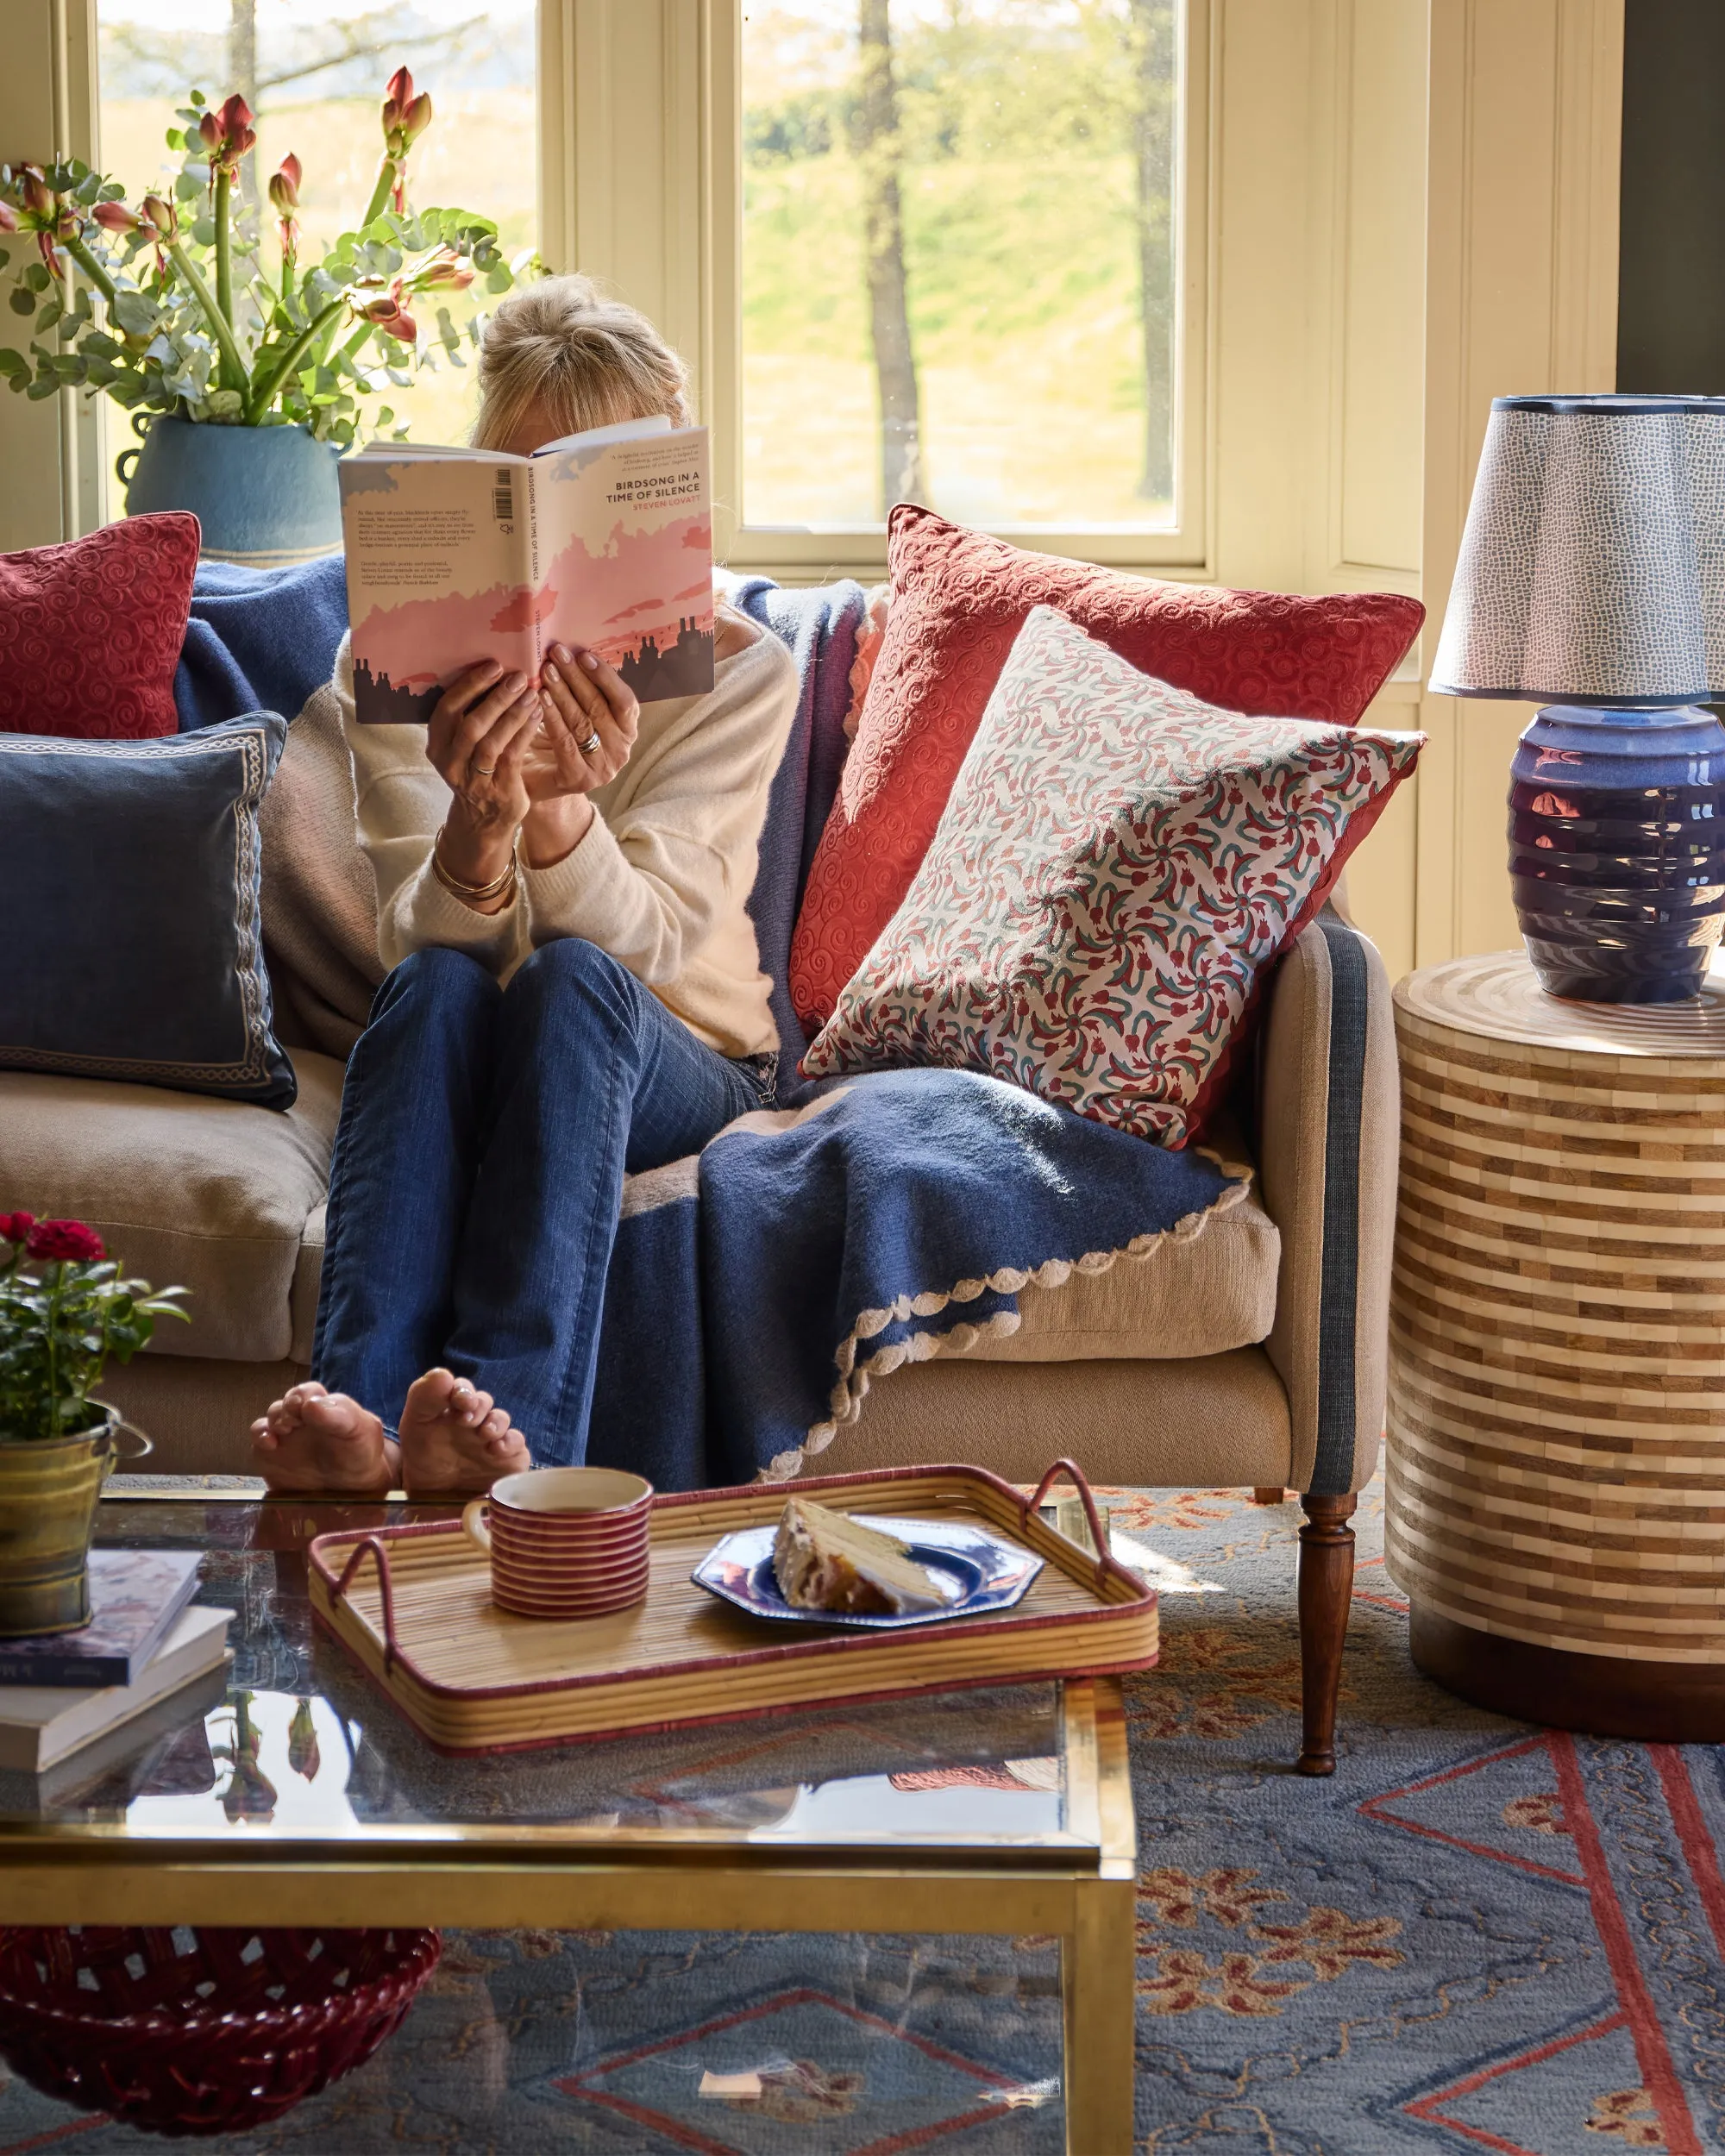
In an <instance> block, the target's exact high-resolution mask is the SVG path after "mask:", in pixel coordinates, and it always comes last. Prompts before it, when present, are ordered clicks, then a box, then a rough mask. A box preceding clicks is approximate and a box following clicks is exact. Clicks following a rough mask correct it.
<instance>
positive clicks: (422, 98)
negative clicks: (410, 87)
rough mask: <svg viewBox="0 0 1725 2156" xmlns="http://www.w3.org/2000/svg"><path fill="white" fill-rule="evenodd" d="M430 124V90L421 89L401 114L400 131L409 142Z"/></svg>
mask: <svg viewBox="0 0 1725 2156" xmlns="http://www.w3.org/2000/svg"><path fill="white" fill-rule="evenodd" d="M430 124H431V92H430V91H429V90H422V91H420V93H419V95H418V96H417V97H415V98H414V99H413V100H412V102H411V103H410V104H409V105H408V107H407V110H405V112H404V113H403V114H402V116H401V132H402V135H404V137H405V139H406V140H407V141H410V142H416V141H418V139H419V137H420V136H421V135H423V134H424V132H425V130H426V128H429V127H430Z"/></svg>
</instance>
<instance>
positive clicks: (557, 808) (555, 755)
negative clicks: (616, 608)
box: [523, 644, 641, 868]
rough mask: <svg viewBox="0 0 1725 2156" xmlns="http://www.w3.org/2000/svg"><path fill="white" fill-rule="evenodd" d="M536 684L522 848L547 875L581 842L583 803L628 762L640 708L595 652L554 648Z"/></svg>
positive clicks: (585, 817) (589, 816) (587, 809)
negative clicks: (536, 721) (536, 723)
mask: <svg viewBox="0 0 1725 2156" xmlns="http://www.w3.org/2000/svg"><path fill="white" fill-rule="evenodd" d="M540 679H541V682H542V684H543V686H542V689H541V705H540V710H541V717H542V720H543V724H541V726H540V728H539V730H538V732H537V734H536V735H535V736H533V738H532V740H531V743H530V746H529V747H528V749H527V750H526V752H525V763H524V779H525V784H526V787H527V792H528V794H529V797H530V799H531V801H532V803H533V806H532V809H531V811H530V813H529V815H528V817H527V819H526V824H525V827H524V831H523V848H524V854H525V857H526V860H527V863H528V866H529V867H530V868H549V867H551V866H552V865H553V863H555V862H559V861H561V860H563V859H564V858H565V857H566V856H568V855H569V854H572V853H573V852H574V849H575V848H576V847H577V846H579V845H580V843H581V841H582V839H583V838H585V837H586V833H587V826H588V825H589V824H591V823H592V821H593V806H592V804H591V802H590V801H589V800H588V799H587V798H586V797H587V796H588V795H589V794H591V793H595V792H597V790H598V789H599V787H602V786H607V785H609V784H610V782H611V780H613V779H614V778H615V777H616V776H617V774H618V772H619V771H621V770H622V768H623V767H624V764H626V763H627V762H628V761H629V757H630V751H631V750H632V749H633V748H634V746H635V736H636V730H637V727H638V725H639V724H640V718H641V706H640V704H639V703H638V702H637V699H636V696H635V693H634V691H633V690H632V689H630V688H628V687H627V686H625V685H624V682H623V680H621V679H620V677H619V676H618V674H617V673H616V672H615V670H614V669H613V668H612V667H609V666H607V665H606V664H605V661H604V660H603V659H601V658H600V657H599V655H598V654H597V653H596V652H592V651H581V652H574V651H571V650H570V649H569V648H568V645H567V644H553V645H552V647H551V649H550V650H549V652H548V653H547V655H546V658H545V665H544V668H543V673H542V674H541V677H540Z"/></svg>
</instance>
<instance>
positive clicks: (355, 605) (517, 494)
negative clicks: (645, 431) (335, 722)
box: [340, 427, 713, 724]
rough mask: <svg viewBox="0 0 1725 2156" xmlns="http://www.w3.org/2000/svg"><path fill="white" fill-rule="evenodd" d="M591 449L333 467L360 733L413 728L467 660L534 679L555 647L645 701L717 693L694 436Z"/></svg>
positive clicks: (370, 459)
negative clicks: (489, 661)
mask: <svg viewBox="0 0 1725 2156" xmlns="http://www.w3.org/2000/svg"><path fill="white" fill-rule="evenodd" d="M603 434H604V435H605V436H610V438H601V437H599V436H574V437H573V438H572V439H571V440H569V441H568V442H562V443H555V444H553V445H551V446H550V447H549V448H546V449H543V450H541V451H539V452H538V453H537V454H536V455H534V456H531V457H505V456H500V455H492V454H483V455H482V454H480V453H479V452H477V451H457V450H449V451H445V452H431V451H423V450H422V451H421V452H420V453H419V454H416V455H411V456H398V457H392V456H391V455H389V454H386V453H385V452H383V451H381V450H373V451H368V452H367V454H364V455H362V456H358V457H350V458H348V460H347V461H345V462H344V463H343V464H342V466H341V467H340V479H341V485H342V530H343V535H344V537H345V541H346V546H347V569H348V618H349V619H350V621H351V622H352V624H353V655H354V708H355V711H356V713H357V715H358V717H359V718H360V719H361V721H362V722H363V723H366V724H402V723H406V722H417V723H420V724H423V723H424V721H425V720H427V719H428V718H430V715H431V711H432V710H433V708H434V707H435V705H436V702H437V699H438V697H439V696H440V695H441V694H442V686H443V684H444V683H445V682H446V681H448V680H450V679H452V678H453V677H454V676H455V674H459V673H460V672H461V670H462V669H463V668H464V667H469V666H471V665H472V664H473V663H474V661H475V660H479V659H486V658H493V659H496V660H498V661H499V663H501V664H502V665H504V666H506V667H513V668H516V669H517V670H518V671H519V672H521V673H523V674H527V675H529V676H533V675H536V674H538V672H539V669H540V666H541V663H542V662H543V657H544V654H545V652H546V650H547V649H548V648H549V646H550V645H551V644H553V643H557V642H561V643H566V644H570V645H575V646H584V647H585V648H586V649H589V650H592V651H596V652H597V653H599V655H600V657H602V658H604V659H605V660H607V661H609V662H610V663H611V664H612V666H614V667H616V668H617V670H618V674H620V675H621V676H622V678H623V680H624V681H625V682H627V684H628V685H629V686H630V688H631V689H633V690H634V692H635V693H636V695H637V697H638V698H639V699H640V700H641V701H642V702H643V704H650V703H656V702H662V701H664V700H665V699H668V698H671V697H681V696H699V695H703V694H705V693H706V691H708V690H709V689H711V688H712V679H713V673H712V669H713V617H712V512H711V507H710V498H709V486H708V469H707V435H706V429H705V428H703V427H685V428H678V429H669V430H667V431H663V432H660V433H655V434H649V435H641V436H634V437H633V438H629V439H624V440H618V439H616V438H615V436H614V435H613V434H612V430H609V429H606V430H603Z"/></svg>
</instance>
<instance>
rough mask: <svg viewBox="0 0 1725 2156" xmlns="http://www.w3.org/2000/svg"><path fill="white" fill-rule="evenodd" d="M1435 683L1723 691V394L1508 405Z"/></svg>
mask: <svg viewBox="0 0 1725 2156" xmlns="http://www.w3.org/2000/svg"><path fill="white" fill-rule="evenodd" d="M1432 687H1433V691H1434V692H1435V693H1437V694H1439V695H1440V696H1501V697H1515V698H1518V699H1526V700H1527V701H1529V702H1537V703H1548V704H1616V705H1659V704H1672V705H1678V704H1689V703H1694V702H1697V701H1698V700H1700V699H1704V698H1708V697H1716V696H1720V695H1725V398H1711V397H1604V396H1601V397H1498V398H1494V399H1493V400H1492V406H1491V420H1490V425H1489V427H1488V428H1487V429H1486V436H1485V447H1484V450H1483V451H1482V452H1481V454H1480V460H1479V472H1478V475H1477V478H1476V479H1475V480H1474V486H1473V501H1472V504H1471V506H1470V508H1469V510H1468V513H1467V529H1466V530H1465V533H1464V534H1463V536H1462V543H1461V555H1460V558H1459V560H1458V562H1457V564H1456V573H1455V583H1454V586H1453V587H1452V591H1451V593H1450V604H1449V611H1448V613H1447V615H1446V617H1445V621H1444V630H1443V635H1442V637H1441V638H1440V642H1439V644H1438V653H1437V658H1436V661H1434V663H1433V670H1432Z"/></svg>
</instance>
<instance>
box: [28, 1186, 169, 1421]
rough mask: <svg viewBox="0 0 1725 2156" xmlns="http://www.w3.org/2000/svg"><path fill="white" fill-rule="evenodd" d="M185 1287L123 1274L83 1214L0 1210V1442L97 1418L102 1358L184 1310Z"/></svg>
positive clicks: (130, 1346) (133, 1348) (132, 1349)
mask: <svg viewBox="0 0 1725 2156" xmlns="http://www.w3.org/2000/svg"><path fill="white" fill-rule="evenodd" d="M27 1261H34V1267H33V1268H29V1267H27ZM182 1294H185V1289H184V1288H163V1289H162V1290H161V1291H160V1294H158V1293H157V1292H156V1291H155V1290H154V1289H153V1288H151V1287H150V1284H149V1282H147V1281H142V1280H123V1279H122V1278H121V1275H120V1268H119V1266H118V1265H117V1264H116V1263H115V1262H114V1260H113V1259H112V1258H110V1257H109V1256H108V1253H107V1252H106V1250H103V1247H102V1238H101V1237H100V1236H99V1235H97V1232H96V1231H95V1230H94V1228H91V1227H86V1226H85V1224H84V1222H83V1221H82V1220H38V1219H35V1218H34V1216H33V1215H31V1214H30V1213H0V1444H7V1443H26V1444H28V1443H29V1442H30V1441H31V1440H33V1439H38V1438H69V1437H75V1436H77V1435H78V1434H79V1433H80V1432H85V1431H88V1430H91V1429H95V1428H97V1426H99V1425H100V1424H101V1422H102V1420H103V1414H104V1413H105V1412H106V1411H105V1410H104V1409H103V1408H102V1407H99V1406H98V1405H97V1403H96V1402H94V1401H92V1400H91V1397H90V1394H91V1388H92V1387H93V1386H96V1385H98V1384H100V1382H102V1372H103V1369H104V1368H105V1367H106V1365H107V1362H108V1358H109V1357H110V1355H112V1356H116V1357H118V1359H119V1360H120V1361H121V1362H122V1363H129V1362H130V1361H131V1359H132V1357H133V1356H135V1354H136V1353H137V1351H138V1350H139V1349H140V1348H141V1347H142V1346H144V1344H146V1343H147V1341H148V1339H149V1338H150V1336H151V1334H152V1333H153V1332H154V1330H155V1322H156V1319H158V1318H180V1319H184V1318H185V1311H184V1310H182V1309H181V1308H180V1307H179V1303H178V1301H177V1300H175V1298H176V1297H178V1296H179V1295H182Z"/></svg>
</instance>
